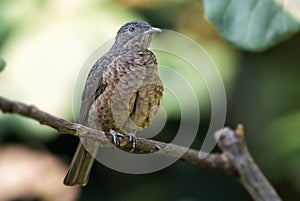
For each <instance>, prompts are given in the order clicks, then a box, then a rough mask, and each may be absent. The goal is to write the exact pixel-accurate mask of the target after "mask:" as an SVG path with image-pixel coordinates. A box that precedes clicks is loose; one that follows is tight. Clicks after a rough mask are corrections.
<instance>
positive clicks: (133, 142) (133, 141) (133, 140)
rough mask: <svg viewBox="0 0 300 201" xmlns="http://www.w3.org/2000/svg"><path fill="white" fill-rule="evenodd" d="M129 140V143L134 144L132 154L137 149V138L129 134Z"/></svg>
mask: <svg viewBox="0 0 300 201" xmlns="http://www.w3.org/2000/svg"><path fill="white" fill-rule="evenodd" d="M128 138H129V142H131V143H132V149H131V150H130V152H133V151H134V150H135V148H136V137H135V135H134V134H132V133H128Z"/></svg>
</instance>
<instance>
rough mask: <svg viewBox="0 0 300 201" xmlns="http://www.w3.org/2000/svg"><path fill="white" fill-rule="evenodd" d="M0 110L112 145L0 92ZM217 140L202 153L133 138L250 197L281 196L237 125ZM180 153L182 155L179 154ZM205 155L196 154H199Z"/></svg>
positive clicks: (146, 149)
mask: <svg viewBox="0 0 300 201" xmlns="http://www.w3.org/2000/svg"><path fill="white" fill-rule="evenodd" d="M0 110H2V112H4V113H16V114H19V115H22V116H25V117H28V118H31V119H34V120H36V121H38V122H40V123H41V124H44V125H48V126H50V127H52V128H54V129H56V130H57V131H58V132H59V133H61V134H71V135H74V136H79V137H84V138H91V139H94V140H97V141H98V142H99V143H100V146H114V145H113V144H112V143H111V142H112V140H113V139H112V137H111V136H110V135H108V134H107V133H105V132H102V131H99V130H94V129H91V128H89V127H86V126H83V125H81V124H76V123H72V122H69V121H66V120H63V119H60V118H58V117H55V116H53V115H51V114H48V113H46V112H43V111H41V110H39V109H38V108H36V107H35V106H29V105H26V104H24V103H20V102H15V101H11V100H8V99H6V98H3V97H1V96H0ZM215 135H216V136H217V137H218V138H219V137H220V140H219V142H218V146H219V147H220V149H221V150H222V151H223V152H222V153H220V154H211V153H209V154H208V153H203V152H199V151H198V150H193V149H188V148H186V147H182V146H178V145H174V144H170V143H169V144H167V143H163V142H158V141H155V140H149V139H145V138H139V137H138V138H137V147H136V151H137V152H141V153H152V152H157V153H158V154H162V155H165V156H169V157H179V156H181V158H180V159H181V160H183V161H186V162H187V163H190V164H193V165H195V166H199V167H205V168H208V169H212V170H218V171H221V172H224V173H226V174H230V175H233V176H234V177H236V178H237V179H238V180H239V181H240V182H241V184H242V185H243V186H244V187H245V188H246V190H247V191H248V192H249V193H250V194H251V196H252V197H253V199H254V200H264V201H277V200H278V201H279V200H281V199H280V198H279V196H278V195H277V193H276V191H275V190H274V189H273V187H272V186H271V185H270V183H269V182H268V181H267V179H266V178H265V177H264V175H263V174H262V173H261V171H260V170H259V168H258V167H257V165H256V164H255V162H254V161H253V159H252V157H251V155H250V153H249V151H248V149H247V146H246V143H245V138H244V131H243V127H242V126H241V125H239V126H238V128H237V130H236V131H233V130H231V129H229V128H224V129H222V130H220V131H218V132H216V134H215ZM120 142H121V148H123V149H130V148H131V143H130V141H129V138H128V137H127V136H125V137H124V138H121V139H120ZM182 154H183V155H182ZM203 154H205V155H207V156H206V157H205V158H200V157H199V156H200V155H203Z"/></svg>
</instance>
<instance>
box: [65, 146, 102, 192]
mask: <svg viewBox="0 0 300 201" xmlns="http://www.w3.org/2000/svg"><path fill="white" fill-rule="evenodd" d="M93 150H95V151H97V148H93ZM93 163H94V157H93V156H92V155H91V154H90V153H89V152H88V151H86V149H85V147H84V146H83V144H82V143H81V142H79V144H78V147H77V150H76V152H75V155H74V157H73V160H72V162H71V165H70V169H69V171H68V173H67V175H66V177H65V179H64V184H65V185H67V186H74V185H81V186H85V185H86V184H87V182H88V180H89V176H90V172H91V169H92V166H93Z"/></svg>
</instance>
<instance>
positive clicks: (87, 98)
mask: <svg viewBox="0 0 300 201" xmlns="http://www.w3.org/2000/svg"><path fill="white" fill-rule="evenodd" d="M112 60H113V59H112V56H111V55H109V54H105V55H103V56H102V57H101V58H100V59H99V60H97V62H96V63H95V64H94V66H93V67H92V69H91V70H90V72H89V74H88V77H87V80H86V84H85V87H84V90H83V93H82V97H81V101H82V103H81V108H80V115H79V123H81V124H83V125H87V122H88V115H89V110H90V107H91V105H92V104H93V102H94V101H95V100H96V98H97V97H98V96H99V95H100V94H101V93H102V92H103V91H104V89H105V84H104V83H103V82H102V78H103V72H104V70H105V69H107V67H108V66H109V64H110V63H111V62H112Z"/></svg>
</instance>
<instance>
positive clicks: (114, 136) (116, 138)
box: [109, 129, 124, 146]
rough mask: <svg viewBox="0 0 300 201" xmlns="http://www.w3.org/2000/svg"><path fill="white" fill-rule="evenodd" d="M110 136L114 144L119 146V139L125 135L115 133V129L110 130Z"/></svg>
mask: <svg viewBox="0 0 300 201" xmlns="http://www.w3.org/2000/svg"><path fill="white" fill-rule="evenodd" d="M109 134H111V135H112V137H113V140H114V144H115V145H118V146H119V145H120V141H119V137H124V135H123V134H121V133H118V132H116V131H114V130H113V129H110V130H109Z"/></svg>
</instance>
